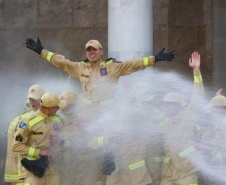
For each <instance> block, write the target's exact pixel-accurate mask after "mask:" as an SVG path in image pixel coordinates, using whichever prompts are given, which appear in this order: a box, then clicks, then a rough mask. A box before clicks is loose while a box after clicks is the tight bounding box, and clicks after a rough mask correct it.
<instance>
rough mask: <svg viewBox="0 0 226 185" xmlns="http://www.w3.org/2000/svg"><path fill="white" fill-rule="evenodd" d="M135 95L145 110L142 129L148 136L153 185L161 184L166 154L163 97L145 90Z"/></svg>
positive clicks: (147, 154) (148, 152) (147, 144)
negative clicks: (161, 105)
mask: <svg viewBox="0 0 226 185" xmlns="http://www.w3.org/2000/svg"><path fill="white" fill-rule="evenodd" d="M156 94H157V93H156ZM135 96H136V100H137V102H138V105H139V107H140V109H141V111H142V112H143V116H142V122H144V124H145V125H144V126H143V127H141V129H142V133H143V137H145V138H146V159H147V162H146V164H147V168H148V171H149V173H150V175H151V178H152V181H153V182H152V183H151V185H159V184H160V181H161V165H162V159H163V155H164V153H163V136H162V125H163V124H164V122H165V119H166V118H165V117H164V115H163V114H162V113H161V111H160V110H161V109H160V106H159V105H160V104H161V102H160V101H161V99H160V97H159V96H156V95H151V94H150V93H149V92H148V91H145V90H138V91H137V92H136V93H135ZM139 128H140V126H139Z"/></svg>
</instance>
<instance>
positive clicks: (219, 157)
mask: <svg viewBox="0 0 226 185" xmlns="http://www.w3.org/2000/svg"><path fill="white" fill-rule="evenodd" d="M216 158H217V159H218V160H219V161H221V160H222V159H223V156H222V155H221V153H220V152H218V153H217V155H216Z"/></svg>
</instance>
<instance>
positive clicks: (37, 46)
mask: <svg viewBox="0 0 226 185" xmlns="http://www.w3.org/2000/svg"><path fill="white" fill-rule="evenodd" d="M26 47H27V48H29V49H31V50H33V51H34V52H36V53H38V54H39V55H40V54H41V51H42V49H44V47H43V46H42V43H41V41H40V40H39V37H38V39H37V42H36V41H34V40H33V39H31V38H29V39H26Z"/></svg>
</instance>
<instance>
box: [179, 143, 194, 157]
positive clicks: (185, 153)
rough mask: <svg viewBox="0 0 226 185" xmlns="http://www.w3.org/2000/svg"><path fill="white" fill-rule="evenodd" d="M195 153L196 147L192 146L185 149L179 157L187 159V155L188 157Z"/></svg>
mask: <svg viewBox="0 0 226 185" xmlns="http://www.w3.org/2000/svg"><path fill="white" fill-rule="evenodd" d="M194 151H195V147H194V146H191V147H189V148H187V149H185V150H184V151H182V152H180V153H179V156H180V157H181V158H182V157H185V156H186V155H188V154H190V153H192V152H194Z"/></svg>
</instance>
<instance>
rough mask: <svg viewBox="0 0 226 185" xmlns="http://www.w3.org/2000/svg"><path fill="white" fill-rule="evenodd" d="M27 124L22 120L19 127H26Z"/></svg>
mask: <svg viewBox="0 0 226 185" xmlns="http://www.w3.org/2000/svg"><path fill="white" fill-rule="evenodd" d="M26 125H27V124H26V123H23V122H20V126H19V128H22V129H25V128H26Z"/></svg>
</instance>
